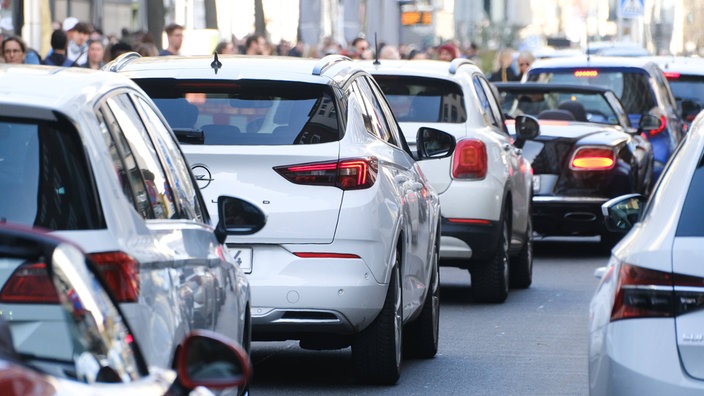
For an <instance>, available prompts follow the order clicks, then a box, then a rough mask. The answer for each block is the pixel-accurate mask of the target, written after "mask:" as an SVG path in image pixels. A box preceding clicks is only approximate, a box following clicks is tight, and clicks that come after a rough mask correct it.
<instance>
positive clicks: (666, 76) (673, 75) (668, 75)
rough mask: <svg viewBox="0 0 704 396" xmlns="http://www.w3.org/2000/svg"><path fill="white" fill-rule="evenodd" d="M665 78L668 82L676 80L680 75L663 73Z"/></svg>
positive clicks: (670, 72) (669, 72)
mask: <svg viewBox="0 0 704 396" xmlns="http://www.w3.org/2000/svg"><path fill="white" fill-rule="evenodd" d="M665 78H667V79H668V80H677V79H678V78H680V73H678V72H672V71H668V72H665Z"/></svg>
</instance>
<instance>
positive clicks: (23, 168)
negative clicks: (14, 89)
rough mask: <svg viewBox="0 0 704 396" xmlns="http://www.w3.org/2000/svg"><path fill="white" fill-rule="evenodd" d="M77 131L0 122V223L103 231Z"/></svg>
mask: <svg viewBox="0 0 704 396" xmlns="http://www.w3.org/2000/svg"><path fill="white" fill-rule="evenodd" d="M98 203H99V200H98V194H97V190H96V188H95V184H94V182H93V178H92V174H91V172H90V170H89V165H88V161H87V159H86V157H85V152H84V150H83V144H82V143H81V139H80V137H79V135H78V132H77V131H76V129H75V128H74V127H73V126H72V124H71V123H69V122H67V121H61V120H59V121H44V120H41V121H40V120H31V119H17V118H5V117H0V222H2V221H9V222H15V223H19V224H24V225H28V226H35V227H42V228H46V229H50V230H86V229H100V228H105V220H104V218H103V215H102V211H101V210H100V205H99V204H98Z"/></svg>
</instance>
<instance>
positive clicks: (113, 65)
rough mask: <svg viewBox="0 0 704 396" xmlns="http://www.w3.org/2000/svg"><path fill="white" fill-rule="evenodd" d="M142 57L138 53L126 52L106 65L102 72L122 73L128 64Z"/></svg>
mask: <svg viewBox="0 0 704 396" xmlns="http://www.w3.org/2000/svg"><path fill="white" fill-rule="evenodd" d="M141 57H142V55H140V54H139V53H138V52H134V51H130V52H126V53H124V54H122V55H120V56H118V57H117V58H115V59H113V60H111V61H110V62H108V63H106V64H105V66H103V67H102V70H107V71H111V72H117V71H120V70H121V69H122V68H123V67H125V65H126V64H128V63H130V62H132V61H133V60H135V59H137V58H141Z"/></svg>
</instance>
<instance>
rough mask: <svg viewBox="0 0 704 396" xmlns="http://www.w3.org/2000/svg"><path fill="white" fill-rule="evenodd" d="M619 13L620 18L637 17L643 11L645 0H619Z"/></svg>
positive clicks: (641, 14)
mask: <svg viewBox="0 0 704 396" xmlns="http://www.w3.org/2000/svg"><path fill="white" fill-rule="evenodd" d="M618 8H619V13H620V14H619V15H620V16H621V18H638V17H642V16H643V14H644V13H645V12H644V11H645V0H619V2H618Z"/></svg>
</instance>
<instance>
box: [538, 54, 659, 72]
mask: <svg viewBox="0 0 704 396" xmlns="http://www.w3.org/2000/svg"><path fill="white" fill-rule="evenodd" d="M655 66H657V65H656V64H655V63H654V62H653V61H652V60H650V57H638V56H597V55H589V56H587V55H581V56H571V57H564V58H549V59H538V60H536V61H535V62H533V65H532V66H531V68H530V69H529V70H528V73H529V74H532V73H534V72H535V71H534V70H535V69H548V68H550V69H552V68H556V69H559V68H569V69H572V68H576V67H585V68H586V67H601V68H603V67H610V68H629V67H631V68H640V69H650V68H651V67H655Z"/></svg>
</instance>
